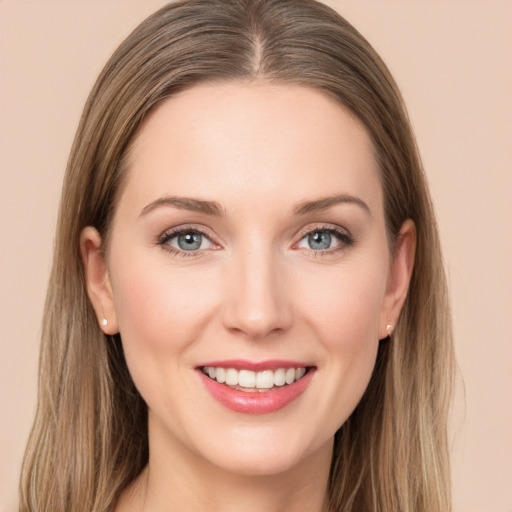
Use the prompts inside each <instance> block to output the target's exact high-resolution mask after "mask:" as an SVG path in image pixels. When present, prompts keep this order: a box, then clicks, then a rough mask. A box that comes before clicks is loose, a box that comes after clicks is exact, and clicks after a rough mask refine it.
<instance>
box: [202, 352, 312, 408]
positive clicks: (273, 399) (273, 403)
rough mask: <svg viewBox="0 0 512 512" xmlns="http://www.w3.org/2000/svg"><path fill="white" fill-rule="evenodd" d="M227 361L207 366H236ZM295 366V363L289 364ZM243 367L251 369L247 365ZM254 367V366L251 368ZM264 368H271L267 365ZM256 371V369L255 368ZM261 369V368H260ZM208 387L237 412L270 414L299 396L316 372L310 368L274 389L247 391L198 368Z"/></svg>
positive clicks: (219, 399)
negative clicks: (212, 376) (301, 375)
mask: <svg viewBox="0 0 512 512" xmlns="http://www.w3.org/2000/svg"><path fill="white" fill-rule="evenodd" d="M225 365H226V361H223V362H222V364H217V365H214V364H208V365H205V366H221V367H223V368H234V366H225ZM303 366H304V365H301V364H299V365H298V366H295V367H296V368H302V367H303ZM288 367H289V368H291V367H294V366H293V365H291V366H288ZM243 368H246V369H249V368H248V367H247V366H243ZM277 368H284V366H277ZM251 369H252V368H251ZM264 369H269V367H268V366H266V367H265V368H264ZM253 371H254V370H253ZM260 371H261V370H260ZM197 372H198V375H199V376H200V378H201V380H202V382H203V384H204V385H205V387H206V389H207V390H208V391H209V393H210V394H211V395H212V397H213V398H214V399H215V400H217V402H219V403H220V404H222V405H223V406H225V407H227V408H228V409H231V410H232V411H235V412H241V413H245V414H268V413H271V412H275V411H278V410H279V409H282V408H283V407H286V406H287V405H288V404H289V403H290V402H292V401H293V400H295V399H296V398H298V397H299V396H300V395H301V394H302V393H303V392H304V391H305V390H306V388H307V387H308V385H309V384H310V382H311V379H312V377H313V374H314V373H315V372H314V370H313V369H310V370H309V371H308V372H307V373H306V375H304V377H302V378H301V379H299V380H298V381H296V382H294V383H293V384H288V385H285V386H282V387H274V388H273V389H272V391H262V392H259V391H254V392H246V391H240V390H238V389H233V388H231V387H229V386H227V385H226V384H219V383H218V382H217V381H216V380H213V379H210V377H208V376H207V375H205V374H204V373H203V372H202V371H201V370H200V369H198V370H197Z"/></svg>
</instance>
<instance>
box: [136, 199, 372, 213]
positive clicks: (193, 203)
mask: <svg viewBox="0 0 512 512" xmlns="http://www.w3.org/2000/svg"><path fill="white" fill-rule="evenodd" d="M343 203H349V204H355V205H357V206H360V207H361V208H362V209H363V210H365V211H366V212H367V213H368V214H369V215H371V214H372V212H371V210H370V207H369V206H368V205H367V204H366V203H365V202H364V201H363V200H362V199H359V198H358V197H355V196H351V195H349V194H338V195H335V196H329V197H323V198H321V199H316V200H313V201H301V202H300V203H297V204H296V205H295V206H294V207H293V209H292V213H293V214H294V215H306V214H308V213H312V212H320V211H324V210H327V209H328V208H331V207H332V206H335V205H337V204H343ZM161 206H172V207H174V208H178V209H180V210H188V211H192V212H199V213H205V214H207V215H215V216H223V215H224V214H225V212H224V209H223V208H222V206H221V205H220V204H219V203H217V201H204V200H202V199H194V198H192V197H175V196H165V197H160V198H158V199H156V200H155V201H153V202H151V203H149V204H148V205H146V206H145V207H144V208H143V209H142V211H141V213H140V216H141V217H142V216H144V215H147V214H148V213H150V212H152V211H153V210H155V209H157V208H159V207H161Z"/></svg>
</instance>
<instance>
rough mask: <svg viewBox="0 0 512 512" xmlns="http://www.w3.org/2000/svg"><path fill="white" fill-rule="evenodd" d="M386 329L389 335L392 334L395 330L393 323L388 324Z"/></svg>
mask: <svg viewBox="0 0 512 512" xmlns="http://www.w3.org/2000/svg"><path fill="white" fill-rule="evenodd" d="M386 331H387V333H388V336H391V333H392V332H393V326H392V325H391V324H388V325H386Z"/></svg>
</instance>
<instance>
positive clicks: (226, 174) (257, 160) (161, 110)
mask: <svg viewBox="0 0 512 512" xmlns="http://www.w3.org/2000/svg"><path fill="white" fill-rule="evenodd" d="M127 163H128V165H127V168H128V177H127V183H126V189H125V191H124V193H123V196H126V195H127V196H128V199H129V203H130V204H131V205H135V204H137V205H142V206H143V204H144V203H145V202H146V203H147V202H149V201H152V200H154V199H155V198H157V197H158V196H164V195H166V194H171V195H173V196H176V195H178V196H179V195H183V196H187V197H197V198H201V199H207V200H210V199H213V200H217V201H220V202H222V203H223V204H225V206H226V208H227V211H228V212H229V207H230V202H233V201H234V199H236V200H237V203H238V205H239V206H240V205H241V204H243V205H245V206H246V207H261V205H262V204H263V203H264V202H265V201H268V202H269V203H273V204H276V202H277V203H278V204H282V205H286V204H287V203H290V204H292V203H293V202H297V201H301V200H304V199H310V198H314V197H315V196H326V195H332V194H333V193H350V194H354V195H357V196H360V197H362V198H363V200H364V201H365V202H368V203H371V204H373V206H374V207H376V208H379V209H380V206H381V203H382V198H381V187H380V182H379V178H378V169H377V165H376V162H375V159H374V153H373V146H372V143H371V140H370V138H369V135H368V133H367V131H366V129H365V128H364V126H363V125H362V123H361V122H360V121H359V120H358V119H357V118H356V117H355V116H353V115H352V114H351V113H350V112H349V111H348V110H347V109H345V108H343V107H342V106H341V105H339V104H338V103H337V102H336V101H335V100H334V99H332V98H330V97H328V96H327V95H326V94H324V93H322V92H320V91H317V90H315V89H312V88H309V87H305V86H300V85H290V84H279V85H276V84H268V83H258V82H256V83H247V84H246V83H231V84H210V85H200V86H195V87H193V88H190V89H188V90H185V91H183V92H180V93H178V94H176V95H175V96H173V97H171V98H169V99H167V100H165V101H164V102H162V103H161V104H160V105H159V106H158V107H156V108H155V109H154V110H153V111H152V112H151V113H150V115H149V116H148V117H147V118H146V120H145V121H144V123H143V125H142V127H141V128H140V130H139V132H138V134H137V136H136V137H135V139H134V141H133V142H132V145H131V149H130V152H129V156H128V159H127ZM121 202H123V197H122V199H121Z"/></svg>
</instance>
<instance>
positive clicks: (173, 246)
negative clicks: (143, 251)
mask: <svg viewBox="0 0 512 512" xmlns="http://www.w3.org/2000/svg"><path fill="white" fill-rule="evenodd" d="M159 243H160V244H161V245H162V246H164V248H165V249H167V250H170V251H171V252H174V253H179V254H182V255H184V254H183V253H184V252H185V253H186V252H188V253H193V252H198V251H202V250H206V249H210V248H212V247H213V245H214V244H213V242H212V241H211V240H210V239H209V238H208V237H207V236H206V234H205V233H202V232H201V231H199V230H197V229H191V228H185V229H180V230H175V231H171V232H167V233H164V234H163V235H162V237H161V238H160V240H159Z"/></svg>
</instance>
